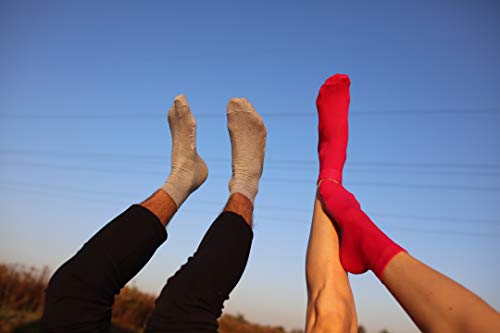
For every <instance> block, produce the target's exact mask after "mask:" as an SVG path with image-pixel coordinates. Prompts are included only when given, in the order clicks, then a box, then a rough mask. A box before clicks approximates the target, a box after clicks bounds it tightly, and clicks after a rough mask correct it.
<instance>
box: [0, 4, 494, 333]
mask: <svg viewBox="0 0 500 333" xmlns="http://www.w3.org/2000/svg"><path fill="white" fill-rule="evenodd" d="M499 10H500V6H499V5H498V2H497V1H472V0H471V1H457V0H453V1H451V0H449V1H444V0H443V1H428V0H426V1H396V0H395V1H300V2H299V1H247V2H237V1H176V2H174V1H147V2H139V1H107V2H102V1H78V2H77V1H71V2H68V1H5V0H4V1H0V195H1V200H0V218H1V219H0V255H1V260H2V261H4V262H20V263H25V264H29V265H36V266H42V265H49V266H50V267H51V268H53V269H54V268H56V267H57V266H58V265H60V264H61V263H62V262H63V261H65V260H66V259H67V258H69V257H70V256H72V255H73V254H74V252H75V251H76V250H77V249H79V248H80V246H81V245H82V243H83V242H84V241H85V240H87V239H88V238H89V237H90V236H91V235H92V234H93V233H94V232H95V231H97V230H98V229H99V228H100V227H101V226H102V225H103V224H104V223H106V222H107V221H109V220H110V219H111V218H113V217H114V216H116V215H117V214H119V213H120V212H121V211H123V210H124V209H125V208H127V206H128V205H129V204H131V203H134V202H138V201H141V200H142V199H144V198H145V197H147V196H148V195H149V194H151V193H152V192H153V191H154V190H156V189H157V188H158V187H159V186H160V185H161V184H162V183H163V181H164V180H165V178H166V177H167V175H168V172H169V154H170V135H169V131H168V125H167V121H166V115H167V111H168V108H169V107H170V104H171V103H172V100H173V98H174V97H175V96H176V95H177V94H179V93H184V94H186V95H187V97H188V100H189V102H190V104H191V106H192V111H193V113H194V115H195V117H196V118H197V120H198V147H199V151H200V154H201V155H202V156H203V157H204V158H205V159H206V161H207V163H208V166H209V169H210V171H209V172H210V175H209V178H208V181H207V182H206V183H205V184H204V185H203V187H202V188H201V189H200V190H199V191H198V192H196V193H195V194H194V195H193V196H192V197H190V198H189V199H188V201H187V202H186V203H185V205H184V206H183V207H182V209H181V212H180V213H179V214H178V215H177V216H176V217H175V219H174V221H173V222H172V223H171V226H169V228H168V232H169V240H168V241H167V242H166V243H165V244H164V245H163V246H162V247H161V248H160V249H159V250H158V252H157V253H156V254H155V256H154V257H153V259H152V260H151V261H150V263H149V264H148V265H147V266H146V267H145V268H144V269H143V271H142V272H141V273H140V274H139V275H138V276H137V277H136V278H135V280H134V283H135V284H136V285H137V286H139V287H141V288H142V289H144V290H147V291H150V292H154V293H157V292H159V290H160V289H161V287H162V285H163V283H164V282H165V280H166V279H167V278H168V277H169V276H170V275H171V274H172V273H174V272H175V271H176V270H177V268H178V266H179V265H180V264H182V263H183V262H184V261H185V260H186V258H187V257H188V256H189V255H190V254H192V253H193V251H194V250H195V248H196V246H197V244H198V242H199V241H200V239H201V237H202V236H203V233H204V232H205V230H206V229H207V228H208V226H209V224H210V223H211V221H212V219H213V218H214V217H215V216H216V215H217V214H218V212H219V211H220V209H221V208H222V205H223V204H224V202H225V200H226V197H227V194H228V190H227V182H228V180H229V177H230V144H229V136H228V133H227V128H226V122H225V105H226V103H227V102H228V100H229V99H230V98H231V97H235V96H237V97H247V98H248V99H249V100H250V101H251V102H252V103H253V105H254V106H255V107H256V109H257V110H258V111H259V112H260V113H261V114H262V115H263V118H264V121H265V123H266V125H267V128H268V143H267V145H268V147H267V152H266V161H265V169H264V176H263V180H262V182H261V186H260V192H259V196H258V197H257V200H256V211H255V215H256V217H255V239H254V244H253V248H252V253H251V258H250V262H249V265H248V267H247V269H246V272H245V275H244V277H243V279H242V280H241V282H240V284H239V285H238V287H237V289H236V290H235V292H234V293H233V295H232V298H231V300H230V301H229V302H228V303H227V309H228V311H229V312H232V313H237V312H241V313H243V314H244V315H245V316H246V317H247V318H248V319H249V320H252V321H256V322H261V323H266V324H276V325H284V326H285V327H287V328H292V327H296V328H301V327H303V326H304V318H305V306H306V289H305V276H304V261H305V250H306V246H307V239H308V233H309V223H310V219H311V213H312V204H313V199H314V193H315V177H316V174H317V167H318V166H317V161H316V143H317V134H316V133H317V132H316V126H317V118H316V110H315V104H314V102H315V98H316V94H317V90H318V88H319V86H320V85H321V83H322V82H323V81H324V80H325V79H326V78H327V77H328V76H330V75H332V74H334V73H337V72H340V73H347V74H349V75H350V77H351V80H352V85H351V122H350V141H349V150H348V162H347V165H346V171H345V183H346V186H347V187H348V188H349V189H350V190H351V191H353V192H354V193H355V194H356V195H357V196H358V199H359V200H360V202H361V204H362V205H363V207H364V208H365V210H366V211H367V212H368V213H369V214H370V215H371V216H372V218H373V219H374V220H375V221H376V222H377V223H378V224H379V225H380V226H381V227H382V229H383V230H384V231H386V232H387V233H388V234H389V235H390V236H391V237H393V238H394V239H395V240H396V241H398V242H399V243H400V244H402V245H403V246H404V247H405V248H406V249H408V250H409V252H410V253H412V254H413V255H415V256H416V257H417V258H420V259H422V260H424V261H425V262H427V263H428V264H430V265H431V266H433V267H435V268H437V269H438V270H440V271H442V272H443V273H445V274H448V275H449V276H451V277H452V278H454V279H456V280H457V281H459V282H461V283H462V284H464V285H465V286H467V287H469V288H470V289H472V290H473V291H474V292H476V293H478V294H479V295H480V296H481V297H483V298H484V299H485V300H487V301H488V302H489V303H490V304H492V305H493V306H495V307H496V308H497V309H498V308H500V288H499V285H498V276H499V275H500V263H499V259H498V253H499V251H500V242H499V239H500V218H499V215H500V205H499V202H500V200H499V198H500V154H499V149H498V145H499V142H500V130H499V127H500V94H499V88H500V47H499V40H500V20H498V14H499ZM123 246H127V245H126V244H123ZM351 281H352V285H353V288H354V293H355V298H356V305H357V309H358V314H359V321H360V323H362V324H363V325H365V326H366V327H367V328H368V331H369V332H378V330H380V329H382V328H387V329H389V330H390V331H391V332H400V333H404V332H415V331H416V327H415V326H414V325H413V324H412V323H411V321H410V320H409V319H407V317H406V316H405V315H404V313H403V312H402V310H401V309H400V308H399V306H398V305H397V304H396V303H395V302H394V301H393V300H392V299H391V297H390V295H389V294H388V292H386V291H385V289H384V288H383V286H382V285H381V284H380V283H379V282H378V281H377V280H376V279H375V277H374V276H373V274H371V273H368V274H366V275H363V276H353V277H351Z"/></svg>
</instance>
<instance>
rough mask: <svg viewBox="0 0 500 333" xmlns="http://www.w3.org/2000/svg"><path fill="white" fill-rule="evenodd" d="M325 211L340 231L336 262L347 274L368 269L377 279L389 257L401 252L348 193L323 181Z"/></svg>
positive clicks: (322, 193)
mask: <svg viewBox="0 0 500 333" xmlns="http://www.w3.org/2000/svg"><path fill="white" fill-rule="evenodd" d="M319 193H320V196H321V198H322V200H323V203H324V206H325V208H326V210H327V213H328V214H329V215H330V216H331V217H332V218H333V219H334V220H335V222H336V223H337V224H338V226H339V227H340V229H341V230H342V238H341V241H340V261H341V263H342V266H343V267H344V269H345V270H346V271H348V272H350V273H354V274H361V273H364V272H366V271H367V270H372V271H373V272H374V273H375V275H377V277H378V278H379V279H382V274H383V272H384V269H385V267H386V266H387V264H388V263H389V261H391V259H392V258H393V257H394V256H395V255H396V254H398V253H399V252H401V251H405V250H404V249H403V248H402V247H400V246H399V245H398V244H396V243H394V242H393V241H392V240H391V239H390V238H389V237H387V236H386V235H385V234H384V233H383V232H382V231H381V230H380V229H379V228H378V227H377V226H376V225H375V224H374V223H373V222H372V221H371V220H370V218H369V217H368V215H366V214H365V213H364V212H363V211H362V210H361V206H360V205H359V203H358V201H357V200H356V198H355V197H354V195H353V194H352V193H350V192H349V191H347V190H346V189H345V188H344V187H343V186H342V185H340V184H336V183H334V182H332V181H328V180H324V181H323V182H322V183H321V184H320V187H319Z"/></svg>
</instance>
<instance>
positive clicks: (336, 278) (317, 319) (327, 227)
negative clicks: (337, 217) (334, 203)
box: [306, 198, 358, 333]
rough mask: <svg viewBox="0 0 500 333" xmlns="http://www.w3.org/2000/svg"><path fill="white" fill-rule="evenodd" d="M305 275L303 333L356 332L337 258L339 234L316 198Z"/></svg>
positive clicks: (347, 288)
mask: <svg viewBox="0 0 500 333" xmlns="http://www.w3.org/2000/svg"><path fill="white" fill-rule="evenodd" d="M306 276H307V291H308V304H307V318H306V333H323V332H329V333H335V332H338V333H348V332H350V333H355V332H357V329H358V328H357V319H356V309H355V306H354V299H353V295H352V290H351V286H350V284H349V279H348V276H347V272H346V271H345V270H344V268H343V267H342V264H341V263H340V259H339V235H338V232H337V230H336V229H335V227H334V224H333V223H332V221H331V220H330V218H329V217H328V216H327V215H326V213H325V212H324V210H323V207H322V206H321V203H320V200H319V199H318V198H316V200H315V202H314V214H313V220H312V225H311V233H310V236H309V245H308V248H307V260H306Z"/></svg>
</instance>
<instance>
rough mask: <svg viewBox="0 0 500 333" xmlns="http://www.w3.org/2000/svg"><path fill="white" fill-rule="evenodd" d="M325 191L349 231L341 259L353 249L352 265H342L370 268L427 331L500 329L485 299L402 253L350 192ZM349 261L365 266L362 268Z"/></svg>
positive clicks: (330, 186)
mask: <svg viewBox="0 0 500 333" xmlns="http://www.w3.org/2000/svg"><path fill="white" fill-rule="evenodd" d="M320 193H321V198H322V200H323V202H324V203H325V207H327V211H328V213H329V214H330V215H331V216H333V218H334V219H335V222H336V223H337V224H338V226H339V227H340V228H341V229H342V232H343V233H342V244H341V248H340V256H341V260H342V251H345V252H347V251H350V252H347V254H349V255H350V257H348V259H349V260H350V261H342V264H343V266H344V268H346V269H348V270H349V271H350V272H353V273H362V272H364V271H366V270H367V269H369V270H372V271H373V272H374V273H376V275H377V277H378V278H379V279H380V280H381V281H382V282H383V283H384V284H385V285H386V286H387V288H388V289H389V291H390V292H391V293H392V294H393V295H394V297H395V298H396V299H397V300H398V302H399V303H400V304H401V306H402V307H403V308H404V309H405V310H406V312H407V313H408V314H409V316H410V317H411V318H412V319H413V321H414V322H415V324H416V325H417V326H418V327H419V328H420V329H421V330H422V331H424V332H464V333H465V332H471V333H472V332H495V331H499V330H500V315H499V314H498V313H497V312H496V311H495V310H494V309H492V308H491V307H490V306H489V305H487V304H486V303H485V302H483V301H482V300H481V299H480V298H479V297H477V296H476V295H474V294H473V293H472V292H470V291H469V290H467V289H466V288H464V287H462V286H461V285H459V284H458V283H456V282H454V281H453V280H451V279H449V278H447V277H446V276H444V275H442V274H441V273H439V272H437V271H435V270H433V269H432V268H430V267H428V266H426V265H425V264H423V263H421V262H419V261H418V260H416V259H414V258H413V257H411V256H410V255H409V254H407V253H405V251H399V252H396V250H398V249H400V247H399V246H398V245H397V244H395V243H394V242H393V241H392V240H391V239H390V238H389V237H387V236H386V235H385V234H383V233H382V231H381V230H380V229H378V228H377V226H376V225H375V224H374V223H373V222H372V221H371V220H370V218H369V217H368V216H367V215H366V214H365V213H364V212H363V211H362V210H361V207H360V205H359V203H358V202H357V201H356V198H355V197H354V196H353V195H352V194H351V193H349V192H348V191H347V190H345V188H343V187H342V186H341V185H339V184H335V183H332V182H328V181H327V182H322V183H321V184H320ZM347 240H350V241H351V242H350V243H347ZM388 254H389V255H388ZM345 257H346V256H344V258H345ZM381 259H384V261H381ZM345 262H347V263H348V264H350V263H352V262H357V263H361V266H360V267H361V268H362V269H359V270H357V266H356V265H350V266H349V265H346V264H345ZM384 262H385V263H384ZM349 267H353V268H354V269H350V268H349Z"/></svg>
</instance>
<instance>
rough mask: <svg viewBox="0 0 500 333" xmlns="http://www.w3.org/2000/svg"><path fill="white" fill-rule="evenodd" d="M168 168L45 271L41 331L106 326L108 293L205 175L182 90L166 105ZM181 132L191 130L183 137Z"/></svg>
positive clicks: (160, 236) (146, 254)
mask: <svg viewBox="0 0 500 333" xmlns="http://www.w3.org/2000/svg"><path fill="white" fill-rule="evenodd" d="M169 124H170V130H171V134H172V141H173V145H172V169H171V172H170V176H169V177H168V179H167V181H166V183H165V184H164V185H163V186H162V189H161V190H158V191H156V192H155V193H154V194H153V195H152V196H151V197H150V198H148V199H147V200H145V201H144V202H143V203H142V204H141V205H133V206H132V207H130V208H129V209H128V210H127V211H125V212H124V213H122V214H121V215H120V216H118V217H116V218H115V219H114V220H113V221H111V222H110V223H108V224H107V225H106V226H104V227H103V228H102V229H101V230H100V231H99V232H98V233H97V234H95V235H94V236H93V237H92V238H91V239H90V240H89V241H88V242H87V243H85V244H84V246H83V247H82V249H81V250H79V251H78V253H77V254H76V255H75V256H73V257H72V258H71V259H70V260H68V261H67V262H66V263H64V264H63V265H62V266H61V267H60V268H59V269H58V270H57V271H56V272H55V273H54V275H53V276H52V277H51V279H50V282H49V285H48V287H47V290H46V302H45V308H44V313H43V316H42V320H41V331H42V332H44V333H48V332H51V333H55V332H57V333H58V332H65V333H67V332H70V333H71V332H78V333H86V332H89V333H90V332H92V333H95V332H108V331H109V329H110V327H111V306H112V305H113V302H114V296H115V295H117V294H118V293H119V292H120V289H121V288H123V287H124V286H125V284H126V283H127V282H128V281H130V279H132V278H133V277H134V276H135V275H136V274H137V273H138V272H139V271H140V270H141V269H142V267H144V265H145V264H146V263H147V262H148V261H149V259H150V258H151V257H152V256H153V254H154V252H155V251H156V249H157V248H158V247H159V246H160V245H161V244H162V243H163V242H164V241H165V240H166V238H167V233H166V231H165V225H166V224H167V223H168V221H170V219H171V218H172V216H173V215H174V214H175V212H176V211H177V209H178V207H179V206H180V205H181V204H182V202H184V200H185V199H186V198H187V197H188V196H189V194H190V193H191V192H193V191H194V190H196V189H197V188H198V187H199V186H200V185H201V184H202V183H203V181H204V180H205V178H206V166H205V164H204V162H203V160H201V158H200V157H199V156H198V154H197V153H196V145H195V144H194V142H195V140H196V137H195V135H194V134H195V132H196V130H195V129H196V123H195V122H194V118H193V117H192V115H191V113H190V111H189V107H188V106H187V101H186V99H185V97H184V96H182V95H181V96H178V97H177V98H176V99H175V101H174V105H173V106H172V108H171V109H170V111H169ZM184 133H191V134H193V135H191V136H189V137H187V138H185V137H184V136H183V134H184Z"/></svg>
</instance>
